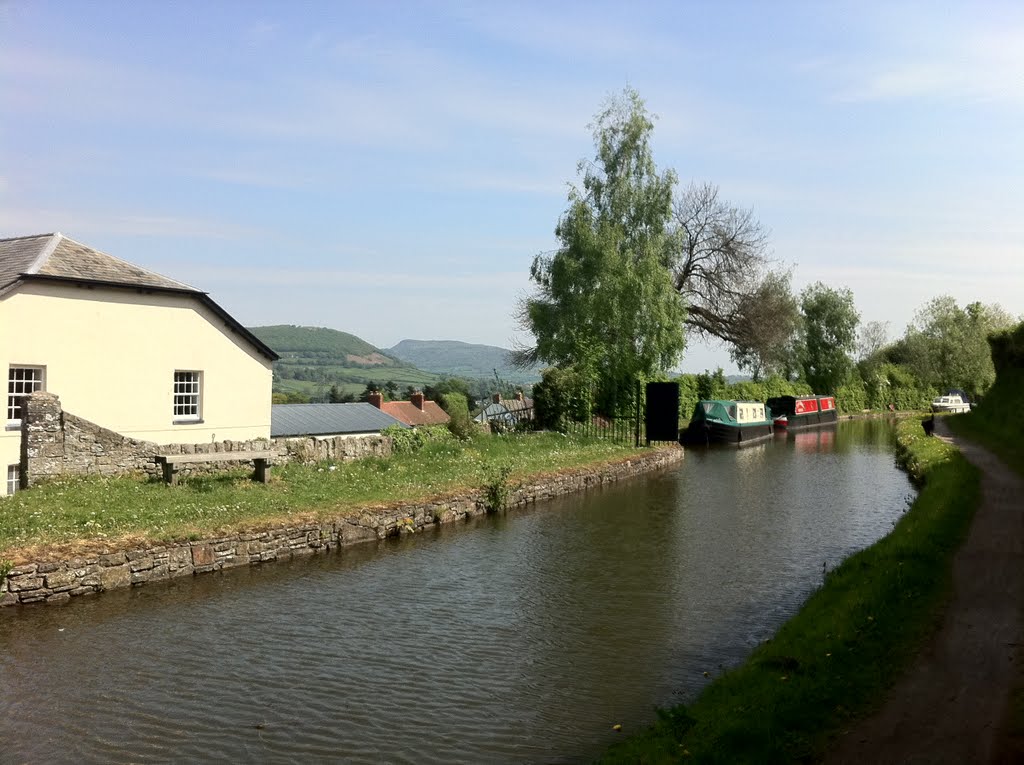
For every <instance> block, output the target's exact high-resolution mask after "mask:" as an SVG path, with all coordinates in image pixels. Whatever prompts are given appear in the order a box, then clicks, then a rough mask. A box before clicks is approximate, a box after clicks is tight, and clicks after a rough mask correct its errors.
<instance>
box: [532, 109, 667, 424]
mask: <svg viewBox="0 0 1024 765" xmlns="http://www.w3.org/2000/svg"><path fill="white" fill-rule="evenodd" d="M593 130H594V142H595V145H596V156H595V158H594V160H593V161H592V162H581V163H580V165H579V171H580V173H582V175H583V185H582V188H578V187H575V186H574V187H572V188H571V190H570V192H569V207H568V209H567V210H566V211H565V212H564V213H563V215H562V217H561V219H560V220H559V222H558V226H557V227H556V229H555V233H556V235H557V236H558V238H559V240H560V241H561V247H560V248H559V249H558V250H557V251H556V252H555V253H554V254H541V255H538V256H537V257H536V258H534V261H533V265H532V267H531V269H530V279H531V280H532V281H533V282H534V283H535V285H536V289H535V293H534V295H533V296H532V297H529V298H527V299H526V300H525V301H524V302H523V304H522V306H521V317H520V318H521V321H522V324H523V326H524V328H525V329H527V330H529V331H530V332H531V333H532V334H533V335H534V337H535V338H536V341H537V345H536V347H535V348H533V349H532V350H528V351H525V352H521V353H520V354H518V361H519V362H520V363H521V364H527V365H528V364H534V363H536V362H537V361H540V360H542V361H545V362H548V363H551V364H557V365H563V366H570V365H571V366H573V367H574V368H575V369H576V370H577V373H578V374H581V375H582V376H583V377H584V378H587V379H591V380H593V381H594V382H595V383H597V385H598V387H599V389H600V391H601V394H602V396H603V399H604V401H605V405H606V406H607V405H609V404H610V405H612V406H614V404H615V402H616V401H615V400H616V399H617V398H618V397H619V394H620V393H625V392H631V391H632V385H633V382H632V381H634V380H635V379H636V378H642V377H649V376H653V375H655V374H656V373H658V372H661V371H663V370H666V369H670V368H671V367H672V366H673V365H674V364H675V363H676V362H677V361H678V360H679V358H680V356H681V355H682V352H683V349H684V347H685V337H684V334H683V320H684V318H685V316H686V311H685V308H684V306H683V301H682V299H681V297H680V295H679V294H678V293H677V292H676V290H675V287H674V283H673V278H672V268H673V266H674V263H675V258H676V254H677V253H678V251H679V243H678V242H677V241H676V236H674V235H673V234H671V233H670V232H669V220H670V216H671V204H672V188H673V186H674V184H675V181H676V177H675V174H674V173H673V172H672V171H667V172H665V173H663V174H661V175H659V174H658V172H657V170H656V168H655V164H654V159H653V156H652V153H651V147H650V135H651V132H652V130H653V124H652V123H651V119H650V117H649V116H648V114H647V111H646V109H645V108H644V104H643V101H642V100H641V99H640V96H639V95H638V94H637V93H636V91H633V90H626V91H625V92H624V93H623V94H622V96H621V97H619V98H615V99H612V100H611V101H610V103H609V104H608V106H607V107H606V108H605V110H604V111H603V112H601V113H600V114H598V116H597V118H596V120H595V123H594V125H593Z"/></svg>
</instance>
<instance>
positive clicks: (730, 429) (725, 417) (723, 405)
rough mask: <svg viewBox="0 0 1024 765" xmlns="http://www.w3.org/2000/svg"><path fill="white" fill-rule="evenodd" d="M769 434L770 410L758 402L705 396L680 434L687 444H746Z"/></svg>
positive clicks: (761, 439) (770, 425)
mask: <svg viewBox="0 0 1024 765" xmlns="http://www.w3.org/2000/svg"><path fill="white" fill-rule="evenodd" d="M771 435H772V421H771V413H770V412H769V411H768V409H767V407H765V405H764V404H762V403H761V402H760V401H728V400H718V399H704V400H702V401H698V402H697V406H696V407H695V408H694V410H693V416H692V417H691V418H690V424H689V426H688V427H687V428H686V430H684V431H683V432H682V434H681V439H680V440H681V441H683V442H684V443H688V444H713V443H717V444H733V445H734V446H745V445H746V444H751V443H754V442H756V441H763V440H764V439H766V438H769V437H770V436H771Z"/></svg>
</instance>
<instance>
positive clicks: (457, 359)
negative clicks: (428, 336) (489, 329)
mask: <svg viewBox="0 0 1024 765" xmlns="http://www.w3.org/2000/svg"><path fill="white" fill-rule="evenodd" d="M386 352H387V353H389V354H390V355H392V356H395V357H396V358H399V359H402V360H403V361H405V362H408V363H409V364H414V365H415V366H417V367H419V368H420V369H425V370H427V371H429V372H436V373H437V374H442V375H447V376H449V377H466V378H469V379H471V380H472V379H485V380H493V379H494V373H495V371H497V373H498V376H499V377H500V378H501V379H502V380H503V381H505V382H509V383H513V384H524V383H533V382H538V381H539V380H540V369H541V368H540V367H539V366H538V367H536V368H534V369H526V370H523V369H517V368H516V367H514V366H513V365H512V364H511V362H510V360H509V353H510V351H509V350H508V349H507V348H499V347H498V346H496V345H479V344H474V343H463V342H460V341H458V340H403V341H402V342H400V343H398V345H396V346H394V347H393V348H388V349H387V351H386Z"/></svg>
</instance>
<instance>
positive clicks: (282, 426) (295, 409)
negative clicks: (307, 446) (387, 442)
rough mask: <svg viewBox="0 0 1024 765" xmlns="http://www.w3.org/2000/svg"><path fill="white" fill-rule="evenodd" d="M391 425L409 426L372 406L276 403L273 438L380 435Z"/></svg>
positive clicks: (271, 417)
mask: <svg viewBox="0 0 1024 765" xmlns="http://www.w3.org/2000/svg"><path fill="white" fill-rule="evenodd" d="M391 425H399V426H401V427H403V428H407V427H409V426H408V425H406V424H405V423H404V422H401V421H399V420H397V419H395V418H394V417H392V416H391V415H390V414H388V413H387V412H382V411H381V410H380V409H378V408H377V407H375V406H373V405H372V404H274V405H273V406H272V407H270V436H271V438H287V437H291V436H326V435H335V434H337V435H348V434H354V433H377V432H380V431H381V430H383V429H384V428H387V427H389V426H391Z"/></svg>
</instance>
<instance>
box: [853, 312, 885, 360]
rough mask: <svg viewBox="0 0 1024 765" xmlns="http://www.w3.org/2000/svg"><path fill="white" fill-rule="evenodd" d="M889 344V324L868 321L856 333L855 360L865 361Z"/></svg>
mask: <svg viewBox="0 0 1024 765" xmlns="http://www.w3.org/2000/svg"><path fill="white" fill-rule="evenodd" d="M888 343H889V322H887V321H869V322H867V323H866V324H864V325H863V326H861V328H860V332H858V333H857V360H858V361H867V360H868V359H870V358H872V357H873V356H875V355H876V354H877V353H878V352H879V351H881V350H882V349H883V348H885V346H886V345H888Z"/></svg>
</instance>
